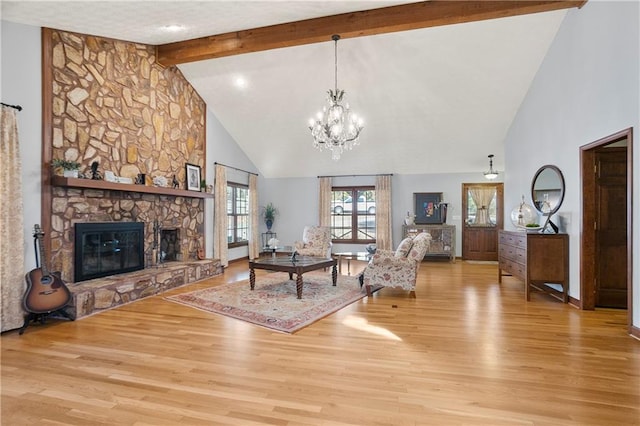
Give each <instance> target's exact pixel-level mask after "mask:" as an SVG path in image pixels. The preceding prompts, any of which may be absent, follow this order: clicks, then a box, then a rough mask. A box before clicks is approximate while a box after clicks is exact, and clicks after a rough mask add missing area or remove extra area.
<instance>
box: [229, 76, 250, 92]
mask: <svg viewBox="0 0 640 426" xmlns="http://www.w3.org/2000/svg"><path fill="white" fill-rule="evenodd" d="M233 85H234V86H236V87H237V88H238V89H241V90H242V89H246V88H247V86H248V85H249V82H248V81H247V79H246V78H244V77H242V76H237V77H235V78H234V79H233Z"/></svg>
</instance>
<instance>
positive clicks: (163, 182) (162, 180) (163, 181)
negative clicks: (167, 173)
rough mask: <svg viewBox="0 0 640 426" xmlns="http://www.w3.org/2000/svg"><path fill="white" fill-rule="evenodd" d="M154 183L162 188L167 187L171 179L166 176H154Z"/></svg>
mask: <svg viewBox="0 0 640 426" xmlns="http://www.w3.org/2000/svg"><path fill="white" fill-rule="evenodd" d="M153 184H154V185H155V186H159V187H161V188H166V187H167V185H168V184H169V181H168V180H167V178H166V177H164V176H154V178H153Z"/></svg>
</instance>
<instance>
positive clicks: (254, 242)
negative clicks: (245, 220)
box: [249, 174, 261, 259]
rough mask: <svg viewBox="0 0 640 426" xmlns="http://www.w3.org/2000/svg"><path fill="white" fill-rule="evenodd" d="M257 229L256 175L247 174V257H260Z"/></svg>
mask: <svg viewBox="0 0 640 426" xmlns="http://www.w3.org/2000/svg"><path fill="white" fill-rule="evenodd" d="M259 243H261V242H260V232H259V229H258V176H256V175H254V174H250V175H249V259H256V258H258V257H260V246H259Z"/></svg>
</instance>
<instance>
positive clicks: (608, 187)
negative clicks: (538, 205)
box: [595, 148, 627, 308]
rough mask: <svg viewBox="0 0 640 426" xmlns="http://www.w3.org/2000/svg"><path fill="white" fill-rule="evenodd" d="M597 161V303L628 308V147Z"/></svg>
mask: <svg viewBox="0 0 640 426" xmlns="http://www.w3.org/2000/svg"><path fill="white" fill-rule="evenodd" d="M595 160H596V258H597V259H598V261H597V262H596V271H595V272H596V306H598V307H607V308H627V187H626V182H627V150H626V148H603V149H601V150H598V151H597V152H596V155H595Z"/></svg>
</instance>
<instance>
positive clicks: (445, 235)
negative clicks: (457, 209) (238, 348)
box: [402, 224, 456, 262]
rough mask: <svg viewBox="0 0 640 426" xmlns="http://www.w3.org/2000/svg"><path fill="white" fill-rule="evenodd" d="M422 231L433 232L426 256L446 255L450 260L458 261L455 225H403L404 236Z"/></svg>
mask: <svg viewBox="0 0 640 426" xmlns="http://www.w3.org/2000/svg"><path fill="white" fill-rule="evenodd" d="M420 232H428V233H429V234H431V244H430V245H429V248H428V249H427V253H426V254H425V255H424V258H425V259H427V258H429V257H431V256H446V257H448V258H449V261H450V262H455V261H456V227H455V225H446V224H442V225H402V238H407V237H408V236H410V235H411V236H415V235H416V234H418V233H420Z"/></svg>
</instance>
